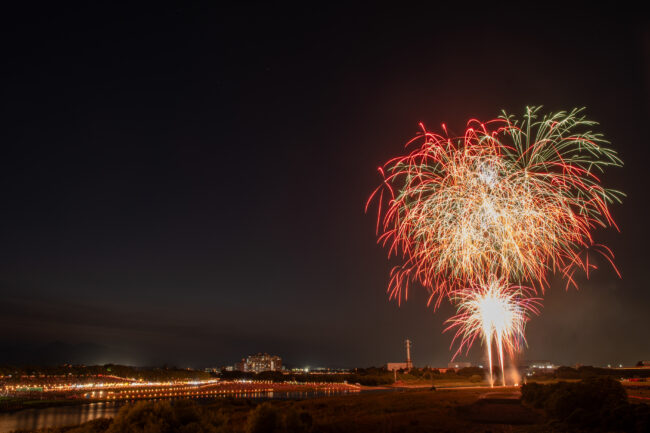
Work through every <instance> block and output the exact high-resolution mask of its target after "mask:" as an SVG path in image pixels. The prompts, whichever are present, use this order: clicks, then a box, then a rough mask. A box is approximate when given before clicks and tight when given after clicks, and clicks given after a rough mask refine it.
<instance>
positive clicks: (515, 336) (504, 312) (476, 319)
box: [445, 279, 541, 386]
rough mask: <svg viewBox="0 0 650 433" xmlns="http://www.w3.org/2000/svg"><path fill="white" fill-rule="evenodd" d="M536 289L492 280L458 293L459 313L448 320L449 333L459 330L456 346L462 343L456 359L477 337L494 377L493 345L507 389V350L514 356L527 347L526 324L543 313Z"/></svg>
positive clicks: (456, 298) (455, 296)
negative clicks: (505, 359) (535, 296)
mask: <svg viewBox="0 0 650 433" xmlns="http://www.w3.org/2000/svg"><path fill="white" fill-rule="evenodd" d="M533 294H534V291H533V290H532V289H529V288H526V287H521V286H509V285H508V284H507V282H506V281H503V280H498V279H491V280H490V281H489V282H487V283H485V284H482V285H481V286H479V287H471V288H466V289H462V290H458V291H456V292H454V294H453V301H454V302H455V303H456V304H457V314H456V315H455V316H453V317H452V318H450V319H448V320H447V322H446V323H447V324H448V327H447V328H446V329H445V331H448V330H453V329H455V330H456V334H455V335H454V339H453V341H452V345H453V344H454V343H455V342H456V341H460V343H459V347H458V350H457V351H456V353H455V354H454V357H456V356H457V355H458V354H459V353H460V352H462V350H463V349H464V348H465V349H467V350H469V348H470V347H471V346H472V344H473V343H474V342H475V341H476V339H477V338H481V339H482V342H483V343H484V344H485V348H486V353H487V359H488V365H489V369H490V385H493V384H494V380H493V377H492V362H493V361H492V346H493V344H494V346H495V347H496V351H497V355H498V357H499V365H500V367H501V378H502V383H503V385H504V386H505V368H504V351H505V352H507V353H509V354H511V355H512V354H513V353H514V352H515V351H517V350H519V349H520V348H521V346H522V345H523V344H525V341H526V337H525V334H524V331H525V327H526V322H528V320H529V318H530V316H531V315H532V314H539V307H540V306H541V299H539V298H534V297H531V295H533Z"/></svg>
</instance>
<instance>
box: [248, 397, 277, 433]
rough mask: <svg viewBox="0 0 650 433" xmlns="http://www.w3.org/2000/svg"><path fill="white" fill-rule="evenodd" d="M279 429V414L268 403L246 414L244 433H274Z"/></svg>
mask: <svg viewBox="0 0 650 433" xmlns="http://www.w3.org/2000/svg"><path fill="white" fill-rule="evenodd" d="M280 427H281V419H280V413H279V411H278V409H277V408H275V407H274V406H272V405H271V404H270V403H262V404H260V405H259V406H257V407H256V408H255V409H253V410H251V411H250V413H249V414H248V420H247V421H246V433H274V432H277V431H279V430H280Z"/></svg>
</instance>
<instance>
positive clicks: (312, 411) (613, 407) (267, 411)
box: [40, 378, 650, 433]
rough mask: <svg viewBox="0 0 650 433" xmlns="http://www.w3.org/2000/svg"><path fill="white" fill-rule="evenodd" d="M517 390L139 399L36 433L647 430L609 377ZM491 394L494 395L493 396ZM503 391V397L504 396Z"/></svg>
mask: <svg viewBox="0 0 650 433" xmlns="http://www.w3.org/2000/svg"><path fill="white" fill-rule="evenodd" d="M516 391H517V389H516V388H505V389H504V388H499V389H496V388H495V389H494V390H491V389H489V388H477V389H453V390H438V391H432V390H426V391H425V390H417V391H393V392H381V393H366V394H357V395H348V396H335V397H325V398H317V399H312V400H300V401H281V400H271V401H266V402H260V401H254V400H247V399H222V400H217V401H210V402H207V403H206V402H203V403H197V402H196V401H188V400H179V401H172V402H170V401H156V402H151V401H142V402H138V403H135V404H133V405H130V406H125V407H124V408H122V409H121V410H120V412H119V413H118V415H117V416H116V417H115V418H114V419H113V420H106V419H100V420H95V421H92V422H89V423H85V424H82V425H80V426H73V427H64V428H51V429H44V430H40V432H41V433H45V432H47V433H117V432H124V433H172V432H180V433H264V432H266V433H273V432H275V433H348V432H349V433H351V432H360V433H364V432H383V433H390V432H401V433H411V432H412V433H423V432H467V433H479V432H480V433H485V432H488V431H489V432H491V433H499V432H513V433H524V432H528V433H542V432H556V433H557V432H635V433H638V432H646V431H648V422H649V417H648V415H649V413H650V406H648V405H642V404H641V405H635V404H630V403H628V401H627V397H626V394H625V390H624V389H623V388H622V387H621V385H620V384H619V383H618V382H616V381H614V380H611V379H608V378H595V379H588V380H585V381H583V382H574V383H563V382H560V383H554V384H548V385H540V384H529V385H525V386H524V387H523V388H522V400H523V401H524V404H523V405H522V403H521V402H520V401H519V400H518V399H517V398H514V399H513V398H511V397H512V396H513V393H516ZM495 394H496V397H495ZM501 394H503V395H505V396H506V398H501V397H500V396H501Z"/></svg>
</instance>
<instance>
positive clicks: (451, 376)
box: [220, 367, 485, 386]
mask: <svg viewBox="0 0 650 433" xmlns="http://www.w3.org/2000/svg"><path fill="white" fill-rule="evenodd" d="M484 374H485V373H484V371H483V369H482V368H478V367H467V368H461V369H460V370H458V371H457V372H455V371H454V370H447V371H446V372H445V373H441V372H440V370H438V369H435V368H414V369H411V370H410V371H408V372H407V371H405V370H399V371H398V374H397V380H417V379H424V380H445V379H446V380H468V379H471V380H477V381H480V380H482V379H483V376H484ZM220 377H221V379H223V380H238V379H250V380H267V381H272V382H284V381H293V382H300V383H305V382H338V383H341V382H347V383H351V384H356V383H358V384H360V385H365V386H377V385H387V384H391V383H393V382H394V381H395V374H394V373H393V372H391V371H388V370H386V369H385V368H380V367H369V368H355V369H354V370H352V371H351V372H350V373H343V374H341V373H339V374H327V373H317V374H314V373H282V372H279V371H265V372H262V373H257V374H256V373H251V372H243V371H222V372H221V374H220ZM477 378H478V379H477Z"/></svg>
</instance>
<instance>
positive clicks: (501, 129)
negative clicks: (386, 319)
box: [366, 107, 623, 374]
mask: <svg viewBox="0 0 650 433" xmlns="http://www.w3.org/2000/svg"><path fill="white" fill-rule="evenodd" d="M540 109H541V107H528V108H526V112H525V114H524V116H523V118H521V119H517V118H516V117H514V116H512V115H508V114H507V113H505V112H503V113H502V115H501V116H500V117H499V118H497V119H495V120H491V121H489V122H480V121H478V120H470V121H469V122H468V126H467V128H466V130H465V133H464V134H463V135H462V136H460V137H450V136H449V134H448V133H447V130H446V127H445V126H444V125H443V130H444V135H441V134H435V133H432V132H429V131H427V130H426V129H425V128H424V126H423V125H420V126H421V128H422V133H421V134H419V135H418V136H416V137H415V138H414V139H412V140H411V141H410V142H409V143H407V147H409V146H410V147H414V149H413V150H412V151H410V153H408V154H407V155H405V156H401V157H397V158H393V159H391V160H389V161H388V162H387V163H386V164H385V165H384V166H382V167H380V168H379V172H380V173H381V175H382V177H383V182H382V184H381V185H380V186H379V187H378V188H377V189H376V190H375V191H374V192H373V194H372V195H371V196H370V198H369V199H368V203H367V204H366V210H367V209H368V205H369V204H370V203H371V202H372V201H373V200H374V201H376V202H378V214H377V235H378V242H379V243H380V244H382V245H384V246H385V247H386V248H387V249H388V256H389V258H390V257H392V256H398V257H401V258H402V263H401V264H400V265H398V266H396V267H394V268H393V269H392V271H391V276H390V281H389V284H388V292H389V294H390V297H391V299H392V298H396V299H397V300H398V302H401V299H402V297H404V298H408V289H409V284H410V283H412V282H418V283H420V284H421V285H423V286H424V287H426V288H428V289H429V291H430V293H431V296H430V297H429V301H428V303H429V304H431V303H433V304H434V305H435V307H438V306H439V305H440V302H441V301H442V300H443V299H445V298H449V299H450V300H451V301H452V303H454V304H455V305H456V306H457V315H456V316H454V317H452V318H451V319H449V321H448V322H447V323H448V328H447V329H455V330H456V335H455V337H454V342H456V341H460V347H459V348H458V350H457V352H456V354H455V355H454V356H456V355H457V354H458V353H460V352H461V351H462V350H463V349H464V348H466V349H469V347H470V346H471V345H472V343H473V342H474V341H475V340H476V338H478V337H479V336H480V337H481V339H482V340H483V342H484V343H485V345H486V348H487V351H488V356H489V361H490V374H492V372H491V371H492V370H491V364H492V344H493V343H494V344H495V345H496V348H497V352H498V356H499V363H500V365H501V369H502V373H503V364H504V361H503V355H504V350H505V352H506V353H513V352H514V351H516V350H518V349H519V348H520V346H521V344H522V343H524V342H525V338H524V328H525V324H526V322H527V321H528V319H529V317H530V315H531V314H537V313H538V309H539V306H540V305H541V299H539V298H535V297H534V296H535V294H536V293H543V292H544V290H545V288H546V287H547V286H548V276H549V275H550V274H553V273H557V274H559V275H561V276H562V277H563V278H565V279H566V284H567V288H568V286H569V285H574V286H576V287H577V285H576V283H575V280H574V273H575V272H576V271H578V270H581V271H584V272H586V273H587V275H589V272H590V270H592V269H595V268H596V267H595V266H594V264H593V260H591V261H590V260H589V254H588V253H589V252H590V251H596V252H598V253H600V254H601V255H602V256H603V257H605V259H607V260H608V261H609V262H610V263H611V265H612V266H613V267H614V269H615V270H616V267H615V266H614V263H613V254H612V252H611V251H610V250H609V249H608V248H607V247H606V246H604V245H599V244H597V243H595V242H594V240H593V238H592V235H591V233H592V232H593V231H594V229H596V228H599V227H610V226H614V227H616V224H615V222H614V220H613V218H612V216H611V214H610V211H609V208H608V206H609V205H610V204H612V203H613V202H620V200H621V197H622V196H623V194H622V193H621V192H619V191H616V190H612V189H606V188H604V187H602V186H601V184H600V179H599V177H598V176H599V175H600V173H601V172H603V170H604V169H605V168H606V167H608V166H620V165H622V162H621V160H620V159H619V158H618V156H617V155H616V152H615V151H613V150H611V149H610V148H608V147H607V144H608V142H607V141H606V140H605V139H604V138H603V137H602V135H601V134H598V133H595V132H593V131H592V127H593V126H594V125H596V123H595V122H593V121H590V120H588V119H586V118H585V116H584V115H583V114H582V109H574V110H572V111H570V112H565V111H561V112H557V113H551V114H548V115H541V114H540ZM616 272H617V273H618V271H616ZM453 344H454V343H452V345H453Z"/></svg>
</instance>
